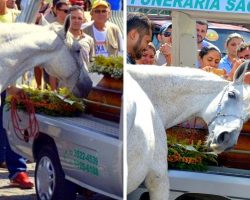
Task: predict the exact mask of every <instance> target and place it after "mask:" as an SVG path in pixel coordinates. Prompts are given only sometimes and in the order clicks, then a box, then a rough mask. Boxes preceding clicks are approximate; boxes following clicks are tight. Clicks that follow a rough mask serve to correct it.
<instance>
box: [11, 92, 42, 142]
mask: <svg viewBox="0 0 250 200" xmlns="http://www.w3.org/2000/svg"><path fill="white" fill-rule="evenodd" d="M18 103H23V105H24V107H25V108H26V112H27V114H28V125H27V127H25V128H21V127H20V123H21V122H22V119H21V118H20V116H19V114H18V111H17V104H18ZM11 121H12V126H13V130H14V133H15V135H16V136H17V138H18V139H20V140H22V141H29V139H30V138H32V137H33V138H37V137H38V134H39V127H38V122H37V119H36V115H35V108H34V104H33V103H32V102H31V101H30V100H29V99H28V97H27V96H26V95H25V98H17V97H14V96H13V97H12V98H11Z"/></svg>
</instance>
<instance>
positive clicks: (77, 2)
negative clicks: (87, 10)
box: [70, 0, 84, 6]
mask: <svg viewBox="0 0 250 200" xmlns="http://www.w3.org/2000/svg"><path fill="white" fill-rule="evenodd" d="M70 3H71V4H72V5H79V6H82V5H83V4H84V1H83V0H70Z"/></svg>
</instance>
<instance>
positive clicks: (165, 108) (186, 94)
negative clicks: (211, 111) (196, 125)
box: [132, 66, 227, 128]
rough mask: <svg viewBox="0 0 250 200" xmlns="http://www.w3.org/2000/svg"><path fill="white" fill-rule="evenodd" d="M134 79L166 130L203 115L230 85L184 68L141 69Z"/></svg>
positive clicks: (134, 74) (201, 72) (134, 75)
mask: <svg viewBox="0 0 250 200" xmlns="http://www.w3.org/2000/svg"><path fill="white" fill-rule="evenodd" d="M148 74H150V75H148ZM132 77H133V78H134V79H135V80H136V81H137V82H138V83H139V85H140V86H141V87H142V89H143V90H144V91H145V93H146V94H147V95H148V97H149V99H150V100H151V102H152V104H153V105H154V107H155V109H156V110H157V111H158V112H159V114H160V116H161V119H162V120H163V123H164V126H165V128H169V127H171V126H173V125H176V124H178V123H181V122H183V121H185V120H186V119H187V118H189V117H191V116H199V115H200V114H201V111H202V110H203V109H204V108H206V107H207V106H208V104H209V103H210V102H211V101H212V99H213V98H215V96H216V95H217V94H218V93H219V92H220V91H221V90H222V89H223V88H224V87H225V85H226V84H227V81H225V80H223V79H221V78H219V77H217V76H216V75H212V74H209V73H207V72H204V71H202V70H199V69H191V68H180V67H168V68H166V67H152V66H151V67H145V68H142V67H141V69H140V70H137V71H133V70H132ZM152 77H154V78H152Z"/></svg>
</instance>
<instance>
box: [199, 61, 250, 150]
mask: <svg viewBox="0 0 250 200" xmlns="http://www.w3.org/2000/svg"><path fill="white" fill-rule="evenodd" d="M248 68H250V64H249V62H245V63H243V64H242V65H240V66H239V68H238V69H237V71H236V72H235V76H234V80H233V82H231V83H229V84H228V85H226V86H225V87H224V89H223V90H222V91H221V92H220V93H219V94H218V95H217V96H216V98H215V99H214V100H213V101H212V102H211V103H210V104H209V106H208V107H207V109H205V111H204V113H203V119H204V120H205V121H206V122H207V125H208V130H209V135H208V137H207V144H208V146H209V147H210V148H211V149H212V150H213V151H215V152H217V153H220V152H222V151H227V150H230V149H232V148H233V147H234V145H235V144H236V143H237V140H238V137H239V134H240V131H241V129H242V126H243V123H244V122H245V121H246V120H247V118H248V117H249V100H250V99H249V97H250V96H249V87H250V86H249V85H244V84H243V79H244V74H245V72H246V70H247V69H248Z"/></svg>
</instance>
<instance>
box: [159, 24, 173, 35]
mask: <svg viewBox="0 0 250 200" xmlns="http://www.w3.org/2000/svg"><path fill="white" fill-rule="evenodd" d="M168 28H172V24H169V23H166V24H163V25H162V26H161V29H160V31H159V34H163V33H164V32H165V31H166V30H167V29H168Z"/></svg>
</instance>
